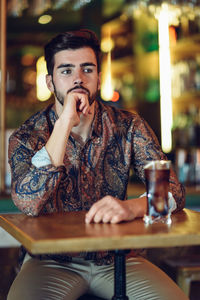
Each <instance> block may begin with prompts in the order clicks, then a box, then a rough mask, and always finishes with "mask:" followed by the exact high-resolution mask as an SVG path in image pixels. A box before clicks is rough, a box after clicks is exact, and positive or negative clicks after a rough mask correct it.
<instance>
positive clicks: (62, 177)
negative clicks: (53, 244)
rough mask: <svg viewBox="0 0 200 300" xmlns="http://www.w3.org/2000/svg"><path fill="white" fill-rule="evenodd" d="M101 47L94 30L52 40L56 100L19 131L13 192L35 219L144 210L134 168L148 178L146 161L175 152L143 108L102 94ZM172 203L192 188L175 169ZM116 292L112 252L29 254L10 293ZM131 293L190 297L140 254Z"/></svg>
mask: <svg viewBox="0 0 200 300" xmlns="http://www.w3.org/2000/svg"><path fill="white" fill-rule="evenodd" d="M99 54H100V47H99V42H98V40H97V38H96V36H95V34H94V33H93V32H91V31H89V30H80V31H75V32H66V33H63V34H60V35H58V36H57V37H55V38H54V39H52V41H50V42H49V43H48V44H47V45H46V47H45V58H46V61H47V69H48V75H47V77H46V82H47V86H48V88H49V90H50V91H51V92H52V93H53V94H54V96H55V104H54V105H53V106H52V105H51V106H49V107H47V108H46V109H44V110H43V111H41V112H39V113H37V114H36V115H34V116H33V117H31V118H30V119H29V120H27V121H26V122H25V123H24V124H23V125H22V126H21V127H20V128H19V129H18V130H17V131H16V132H15V133H14V134H13V135H12V136H11V138H10V145H9V162H10V166H11V170H12V197H13V201H14V203H15V204H16V205H17V206H18V208H19V209H20V210H21V211H22V212H24V213H26V214H27V215H30V216H38V215H39V214H42V213H47V212H48V213H51V212H55V211H78V210H86V211H88V212H87V214H86V219H85V222H86V223H90V222H96V223H99V222H103V223H108V222H110V223H118V222H121V221H129V220H133V219H134V218H137V217H143V216H144V214H145V212H146V210H147V199H146V196H141V197H140V198H137V199H131V200H127V199H126V189H127V184H128V176H129V170H130V166H131V165H133V166H134V170H135V172H136V174H137V175H138V176H139V177H140V178H141V180H142V181H143V182H144V171H143V168H144V164H145V162H146V161H148V160H155V159H165V158H166V157H165V155H164V154H163V153H162V151H161V149H160V146H159V144H158V142H157V139H156V137H155V135H154V133H153V132H152V130H151V129H150V128H149V126H148V125H147V124H146V123H145V121H144V120H143V119H141V118H140V117H139V116H138V115H137V114H133V113H130V112H127V111H122V110H117V109H115V108H113V107H110V106H105V105H104V104H102V103H100V102H98V101H96V95H97V93H98V90H99V88H100V73H99V70H100V62H99ZM169 203H170V209H171V210H172V211H174V210H180V209H182V208H183V207H184V190H183V188H182V186H181V185H180V184H179V183H178V180H177V178H176V175H175V174H174V172H173V170H171V172H170V193H169ZM84 293H90V294H93V295H97V296H100V297H103V298H105V299H111V297H112V295H113V255H112V253H111V252H109V251H104V252H91V253H66V254H61V255H56V254H52V255H40V256H34V257H31V256H30V255H29V254H28V253H27V254H26V257H25V260H24V263H23V265H22V268H21V271H20V272H19V274H18V275H17V277H16V279H15V281H14V283H13V285H12V287H11V289H10V292H9V295H8V299H9V300H10V299H14V300H17V299H20V300H22V299H26V300H27V299H37V300H38V299H69V300H71V299H78V298H79V297H80V296H81V295H83V294H84ZM127 294H128V296H129V299H148V300H149V299H159V300H160V299H162V300H164V299H169V298H171V299H177V300H178V299H187V298H186V297H185V296H184V294H183V293H182V292H181V290H180V289H179V288H178V287H177V286H176V285H175V284H174V283H173V282H172V281H171V280H170V279H169V278H168V277H167V276H166V275H165V274H164V273H163V272H161V271H160V270H159V269H158V268H156V267H155V266H153V265H152V264H150V263H149V262H148V261H146V260H145V259H143V258H141V257H138V256H136V253H135V252H134V251H132V252H131V254H130V258H129V259H127Z"/></svg>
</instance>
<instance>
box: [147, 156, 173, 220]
mask: <svg viewBox="0 0 200 300" xmlns="http://www.w3.org/2000/svg"><path fill="white" fill-rule="evenodd" d="M144 172H145V180H146V191H147V199H148V205H147V214H146V215H145V217H144V221H145V223H147V224H152V223H154V222H163V223H167V224H171V216H170V213H169V206H168V190H169V176H170V161H167V160H156V161H151V162H148V163H147V164H146V165H145V167H144Z"/></svg>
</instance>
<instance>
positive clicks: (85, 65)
mask: <svg viewBox="0 0 200 300" xmlns="http://www.w3.org/2000/svg"><path fill="white" fill-rule="evenodd" d="M80 66H81V67H88V66H92V67H96V65H95V64H94V63H92V62H85V63H82V64H80ZM69 67H71V68H75V65H73V64H60V65H59V66H58V67H57V68H58V69H61V68H69Z"/></svg>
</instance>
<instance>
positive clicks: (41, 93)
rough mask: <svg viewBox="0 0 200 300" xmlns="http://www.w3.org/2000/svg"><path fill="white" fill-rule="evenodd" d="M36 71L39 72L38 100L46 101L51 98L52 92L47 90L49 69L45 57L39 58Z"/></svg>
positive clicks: (37, 82) (37, 80)
mask: <svg viewBox="0 0 200 300" xmlns="http://www.w3.org/2000/svg"><path fill="white" fill-rule="evenodd" d="M36 70H37V77H36V93H37V98H38V100H40V101H46V100H48V99H49V97H50V96H51V92H50V91H49V89H48V88H47V85H46V78H45V77H46V74H47V67H46V61H45V59H44V56H41V57H40V58H38V60H37V63H36Z"/></svg>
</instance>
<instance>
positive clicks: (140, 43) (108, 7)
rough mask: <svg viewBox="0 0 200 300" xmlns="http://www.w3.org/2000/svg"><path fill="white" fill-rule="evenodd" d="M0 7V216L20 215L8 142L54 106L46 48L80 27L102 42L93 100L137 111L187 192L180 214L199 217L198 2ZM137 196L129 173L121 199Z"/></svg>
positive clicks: (32, 0)
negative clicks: (183, 211) (190, 212)
mask: <svg viewBox="0 0 200 300" xmlns="http://www.w3.org/2000/svg"><path fill="white" fill-rule="evenodd" d="M0 8H1V12H0V16H1V22H0V118H1V120H0V213H2V212H12V211H17V209H16V208H15V207H14V205H13V203H12V201H11V197H10V185H11V176H10V170H9V166H8V159H7V149H8V138H9V136H10V134H11V133H12V132H13V130H15V129H16V128H17V127H19V126H20V125H21V124H22V123H23V122H24V121H25V120H26V119H27V118H29V116H31V115H32V114H33V113H35V112H36V111H38V110H40V109H42V108H43V107H44V106H46V105H48V104H50V103H51V102H52V101H53V97H52V95H51V94H50V93H49V91H48V90H47V88H46V85H45V82H44V78H45V73H46V65H45V62H44V57H43V46H44V44H46V42H47V41H48V40H49V39H50V38H51V37H52V36H54V35H56V34H57V33H60V32H63V31H67V30H76V29H79V28H89V29H91V30H93V31H95V32H96V34H97V36H98V37H99V39H100V41H101V50H102V53H103V55H102V68H101V72H102V87H101V93H100V94H99V101H104V102H106V103H108V104H110V105H114V106H117V107H120V108H123V109H127V110H130V111H137V112H138V113H139V114H140V115H141V116H142V117H143V118H144V119H145V120H146V121H147V122H148V123H149V124H150V126H151V127H152V129H153V130H154V132H155V133H156V135H157V137H158V139H159V141H160V143H161V146H162V149H163V151H164V152H165V153H166V155H167V156H168V158H169V159H170V160H172V163H173V166H174V168H175V170H176V172H177V174H178V177H179V180H180V181H181V182H182V183H183V184H184V186H185V187H186V207H188V208H192V209H196V210H200V0H168V1H164V0H141V1H138V0H7V1H6V0H0ZM143 190H144V187H143V186H141V184H140V183H139V182H138V179H137V178H136V176H135V174H134V172H133V170H131V174H130V184H129V188H128V196H137V195H139V194H141V193H142V192H143ZM0 240H2V241H5V238H4V239H0ZM11 244H12V243H11V241H10V240H9V242H8V243H7V244H6V242H2V245H0V246H4V247H10V246H13V245H14V246H16V244H15V242H14V244H12V245H11ZM193 249H194V248H193ZM198 249H199V248H198ZM186 250H187V249H185V248H184V249H182V253H186ZM167 251H168V253H171V252H170V250H169V249H168V250H167ZM189 251H190V253H192V251H191V248H190V249H189ZM195 251H197V250H196V249H195V250H194V251H193V252H195ZM198 251H199V250H198ZM2 253H3V254H2V255H5V256H6V255H9V261H10V262H12V259H13V257H14V259H13V264H12V265H11V266H10V264H9V263H8V264H6V268H7V269H5V268H4V269H5V270H7V272H8V274H9V275H8V277H9V276H10V274H11V270H10V269H9V268H13V266H15V264H16V260H15V255H16V254H15V253H14V252H12V251H10V252H7V251H5V253H4V252H2ZM13 253H14V254H13ZM154 253H155V250H154ZM161 253H163V250H162V251H160V252H159V255H157V254H156V255H157V259H158V257H160V258H161V256H162V255H161ZM187 253H188V252H187ZM12 255H13V256H12ZM3 260H4V259H3ZM3 260H2V261H0V265H1V266H2V263H3ZM198 262H199V265H200V261H199V260H198ZM4 267H5V266H4ZM13 272H14V271H13ZM14 273H15V272H14ZM2 274H4V275H2V278H1V277H0V280H1V282H4V281H3V280H5V284H4V290H7V287H5V286H6V278H7V276H6V274H5V273H2ZM13 276H14V275H13ZM9 278H11V277H9ZM10 280H11V279H10ZM11 281H12V280H11ZM9 285H10V281H8V286H9ZM2 293H3V292H2ZM2 295H3V294H2ZM198 295H199V292H198ZM2 299H5V298H4V297H3V296H2ZM2 299H1V287H0V300H2ZM191 299H198V296H197V298H195V296H194V297H193V298H191Z"/></svg>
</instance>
